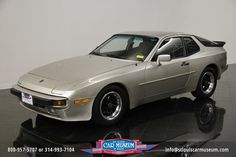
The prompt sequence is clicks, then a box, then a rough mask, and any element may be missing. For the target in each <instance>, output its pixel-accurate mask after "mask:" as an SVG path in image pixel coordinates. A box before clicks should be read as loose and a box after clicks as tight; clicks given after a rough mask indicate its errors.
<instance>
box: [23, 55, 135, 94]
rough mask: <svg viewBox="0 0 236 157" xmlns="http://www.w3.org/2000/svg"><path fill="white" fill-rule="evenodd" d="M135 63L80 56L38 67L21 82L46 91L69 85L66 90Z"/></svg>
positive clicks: (33, 88)
mask: <svg viewBox="0 0 236 157" xmlns="http://www.w3.org/2000/svg"><path fill="white" fill-rule="evenodd" d="M135 63H136V62H135V61H129V60H122V59H114V58H109V57H102V56H95V55H86V56H79V57H74V58H70V59H65V60H62V61H57V62H54V63H50V64H47V65H44V66H42V67H39V68H36V69H34V70H32V71H30V72H29V73H28V74H26V75H25V76H23V77H21V78H20V80H19V83H20V84H21V86H23V87H26V88H30V89H32V90H35V91H38V90H40V91H41V92H44V93H49V91H52V89H54V88H60V87H62V86H63V87H64V86H65V85H67V87H66V88H67V89H65V90H68V89H69V88H71V87H72V86H73V85H75V84H78V83H82V82H84V81H86V80H88V79H90V78H93V77H95V76H98V75H100V74H104V73H106V72H109V71H112V70H115V69H119V68H122V67H124V66H128V65H131V64H135ZM42 80H43V81H42ZM45 89H47V90H45Z"/></svg>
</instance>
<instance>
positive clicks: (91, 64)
mask: <svg viewBox="0 0 236 157" xmlns="http://www.w3.org/2000/svg"><path fill="white" fill-rule="evenodd" d="M224 44H225V42H219V41H209V40H206V39H203V38H200V37H198V36H194V35H191V34H183V33H173V32H128V33H121V34H116V35H114V36H112V37H111V38H110V39H108V40H107V41H105V42H104V43H103V44H101V45H100V46H98V47H97V48H96V49H95V50H94V51H92V52H91V53H90V54H89V55H85V56H81V57H75V58H71V59H66V60H63V61H58V62H55V63H51V64H48V65H45V66H42V67H40V68H37V69H34V70H32V71H30V72H29V73H27V74H25V75H23V76H22V77H21V78H20V79H19V81H18V84H17V85H16V86H14V87H13V88H12V90H11V91H12V93H13V94H15V95H17V96H18V97H19V98H20V100H21V104H22V105H23V106H24V107H26V108H28V109H30V110H32V111H34V112H37V113H39V114H42V115H44V116H47V117H50V118H54V119H59V120H62V121H85V120H90V119H92V120H93V121H94V122H96V123H98V124H103V125H109V124H114V123H116V122H118V121H119V120H120V119H121V118H122V117H123V116H124V113H125V112H126V109H128V108H129V109H133V108H135V107H137V106H139V105H141V104H145V103H148V102H153V101H156V100H160V99H163V98H167V97H170V96H173V95H176V94H179V93H185V92H192V94H193V95H194V96H196V97H210V96H211V95H212V94H213V93H214V90H215V87H216V83H217V79H220V77H221V74H222V73H223V72H224V71H225V70H226V69H227V63H226V51H225V50H224V48H223V46H224Z"/></svg>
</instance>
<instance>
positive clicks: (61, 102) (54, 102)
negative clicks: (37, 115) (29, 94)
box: [53, 100, 66, 108]
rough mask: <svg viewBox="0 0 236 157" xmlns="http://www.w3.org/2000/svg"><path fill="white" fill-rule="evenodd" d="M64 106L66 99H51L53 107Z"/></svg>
mask: <svg viewBox="0 0 236 157" xmlns="http://www.w3.org/2000/svg"><path fill="white" fill-rule="evenodd" d="M65 106H66V101H65V100H54V101H53V107H56V108H63V107H65Z"/></svg>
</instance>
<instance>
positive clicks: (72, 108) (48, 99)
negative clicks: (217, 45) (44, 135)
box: [11, 85, 93, 121]
mask: <svg viewBox="0 0 236 157" xmlns="http://www.w3.org/2000/svg"><path fill="white" fill-rule="evenodd" d="M22 92H23V93H27V94H30V95H32V97H33V105H30V104H27V103H24V102H22V101H21V93H22ZM11 93H12V94H13V95H15V96H17V97H18V98H19V100H20V105H22V106H23V107H25V108H26V109H28V110H31V111H33V112H35V113H37V114H40V115H43V116H46V117H49V118H53V119H57V120H61V121H87V120H90V119H91V110H92V104H93V102H91V103H90V104H86V105H73V104H72V102H73V101H71V100H70V99H69V98H65V97H58V96H52V95H47V94H42V93H39V92H35V91H31V90H29V89H26V88H23V87H20V86H18V85H15V86H13V88H11ZM54 100H65V101H66V106H65V107H64V108H55V107H53V104H52V102H53V101H54Z"/></svg>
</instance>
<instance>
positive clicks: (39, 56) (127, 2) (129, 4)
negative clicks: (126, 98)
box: [0, 0, 236, 88]
mask: <svg viewBox="0 0 236 157" xmlns="http://www.w3.org/2000/svg"><path fill="white" fill-rule="evenodd" d="M235 28H236V1H235V0H0V74H1V75H0V76H1V77H0V88H8V87H10V86H11V85H13V84H14V83H16V81H17V79H18V77H19V76H20V75H22V74H23V73H25V72H27V71H29V70H30V69H32V68H35V67H37V66H40V65H43V64H46V63H49V62H52V61H56V60H60V59H64V58H68V57H73V56H77V55H84V54H87V53H89V52H90V51H91V50H92V49H93V48H95V47H96V46H97V45H98V44H100V43H101V42H102V41H103V40H105V39H106V38H108V37H109V36H110V35H112V34H113V33H118V32H122V31H129V30H163V31H181V32H187V33H194V34H197V35H200V36H203V37H206V38H209V39H211V40H224V41H226V42H227V44H226V46H225V48H226V49H227V50H228V62H229V63H233V62H236V52H234V51H235V50H236V44H235V43H236V29H235ZM73 70H75V69H72V72H73Z"/></svg>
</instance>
